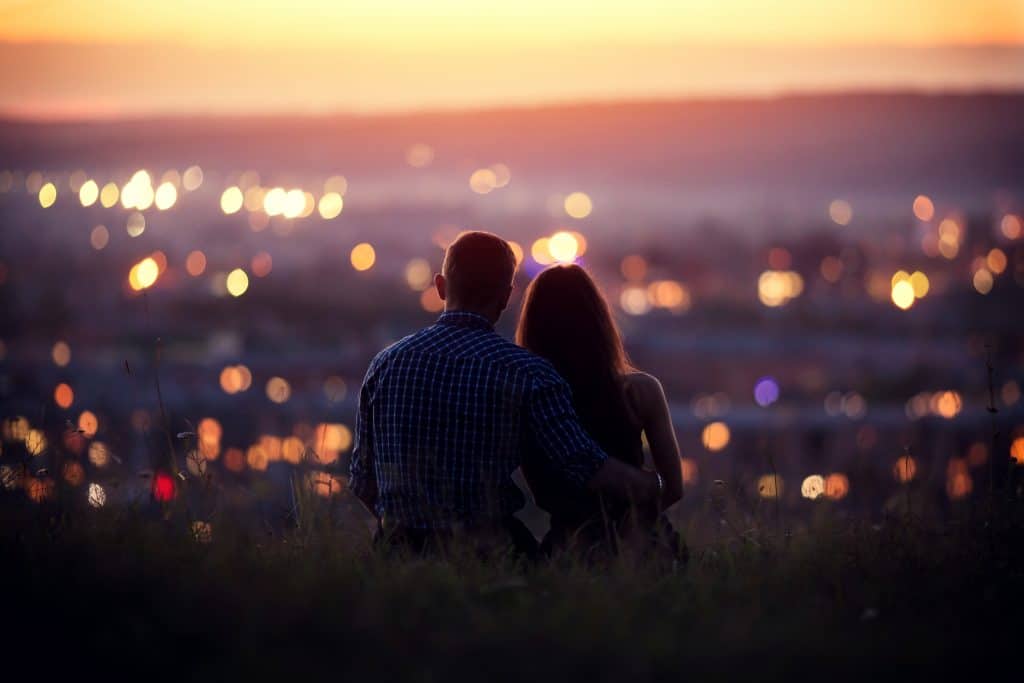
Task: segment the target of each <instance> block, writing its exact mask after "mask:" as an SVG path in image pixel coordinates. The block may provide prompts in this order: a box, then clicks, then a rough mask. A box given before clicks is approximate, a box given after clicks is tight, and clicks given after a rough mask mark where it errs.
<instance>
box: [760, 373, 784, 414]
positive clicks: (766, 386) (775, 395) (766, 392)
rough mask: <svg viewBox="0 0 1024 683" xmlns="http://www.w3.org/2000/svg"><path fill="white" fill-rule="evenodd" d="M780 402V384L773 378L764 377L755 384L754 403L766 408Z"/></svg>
mask: <svg viewBox="0 0 1024 683" xmlns="http://www.w3.org/2000/svg"><path fill="white" fill-rule="evenodd" d="M778 400H779V384H778V382H776V381H775V379H774V378H772V377H762V378H761V379H759V380H757V383H756V384H754V401H755V402H756V403H757V405H759V406H761V407H762V408H765V407H767V406H770V405H771V404H773V403H775V402H776V401H778Z"/></svg>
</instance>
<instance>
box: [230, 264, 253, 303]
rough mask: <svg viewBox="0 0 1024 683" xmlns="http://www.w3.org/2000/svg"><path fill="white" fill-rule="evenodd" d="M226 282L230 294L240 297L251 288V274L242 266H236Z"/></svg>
mask: <svg viewBox="0 0 1024 683" xmlns="http://www.w3.org/2000/svg"><path fill="white" fill-rule="evenodd" d="M224 284H225V286H226V287H227V289H228V294H230V295H231V296H233V297H240V296H242V295H243V294H245V292H246V291H247V290H248V289H249V276H248V275H246V274H245V271H244V270H242V269H241V268H235V269H234V270H232V271H231V272H230V273H228V277H227V280H226V281H225V283H224Z"/></svg>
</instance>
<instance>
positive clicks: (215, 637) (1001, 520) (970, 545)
mask: <svg viewBox="0 0 1024 683" xmlns="http://www.w3.org/2000/svg"><path fill="white" fill-rule="evenodd" d="M985 508H986V506H984V505H982V504H980V503H979V504H977V505H975V507H974V508H973V509H970V508H965V509H964V510H962V513H963V514H962V516H961V517H960V518H958V519H957V520H955V521H953V522H950V523H947V524H945V525H944V526H943V527H942V528H932V527H929V526H928V525H926V524H924V523H922V522H921V521H920V520H915V519H913V518H907V517H894V518H891V519H889V520H888V521H884V522H882V523H859V522H856V521H849V520H846V521H841V520H839V519H838V518H832V517H830V515H829V514H823V515H821V516H820V518H819V519H817V520H816V521H815V522H814V523H813V524H812V525H811V526H810V527H809V528H806V529H804V530H801V531H795V532H789V533H787V532H785V531H783V532H782V533H778V532H777V530H776V529H775V528H769V527H773V525H770V524H767V525H765V526H763V527H759V526H754V527H752V528H750V529H743V530H736V533H734V532H733V531H731V530H725V531H723V533H722V535H721V536H720V537H719V538H718V539H717V540H716V541H714V542H711V543H707V544H703V545H702V546H701V547H691V560H690V563H689V566H688V567H685V568H683V567H679V566H678V565H673V563H672V562H670V561H667V560H666V561H658V560H653V559H650V558H647V559H641V560H637V559H635V558H621V559H619V560H617V561H615V562H611V563H606V564H601V565H594V566H584V565H583V564H581V563H580V562H579V561H577V560H574V559H573V558H571V557H568V556H564V557H560V558H556V559H555V560H553V561H551V562H547V563H543V564H541V565H538V566H532V567H526V566H522V565H521V564H518V563H516V562H515V561H513V560H510V559H501V558H494V559H490V560H488V561H484V562H482V561H480V560H478V559H476V558H472V557H470V556H468V555H467V554H457V555H456V556H453V557H450V558H448V559H446V560H442V559H432V560H422V559H419V560H410V559H405V560H401V559H396V558H393V557H392V558H386V557H382V556H380V555H379V554H376V553H374V552H372V551H371V550H370V549H369V547H368V543H367V540H366V537H365V534H364V533H362V532H361V531H357V530H354V529H352V528H345V527H343V526H339V525H338V524H337V523H332V522H329V521H328V518H327V517H326V516H325V517H323V518H321V519H317V518H316V517H314V516H312V515H309V516H308V518H307V519H304V520H303V519H300V526H299V528H297V529H293V530H292V531H288V532H286V533H282V532H279V531H275V532H271V531H254V530H252V528H251V527H243V526H241V525H234V524H232V523H231V521H230V519H226V518H225V519H222V520H220V522H219V525H218V526H216V527H214V528H212V529H211V531H212V534H211V536H210V537H209V539H208V540H209V542H201V541H203V540H207V539H204V538H202V534H200V539H199V540H197V539H196V538H195V537H194V536H193V534H192V532H191V530H190V523H189V522H188V520H187V519H185V518H184V517H183V516H182V515H183V514H184V513H183V512H182V511H178V510H173V509H167V510H162V509H160V508H159V507H153V508H149V509H135V510H129V509H121V510H108V509H101V510H88V509H86V510H82V509H78V510H75V511H68V510H66V509H65V510H62V509H61V508H60V507H59V506H51V505H50V504H48V505H45V506H33V507H28V506H25V505H4V506H0V509H2V514H3V517H4V519H3V520H2V524H0V558H2V559H0V566H2V576H3V585H4V587H5V595H6V600H5V604H4V610H3V612H4V615H5V617H4V619H3V622H4V628H3V630H4V631H6V635H4V636H3V642H4V644H5V650H6V651H7V653H8V657H9V658H10V659H8V662H9V663H11V665H13V662H14V661H15V660H16V661H17V662H18V663H19V664H20V665H24V666H26V667H27V669H26V671H30V672H34V673H35V674H36V675H39V676H40V677H41V678H42V679H43V680H46V679H49V678H51V677H52V676H55V675H57V674H63V673H65V672H67V673H68V674H71V675H73V676H75V677H78V678H79V679H82V678H83V677H84V676H86V675H87V674H89V673H95V674H97V675H99V676H100V678H98V679H97V680H106V679H107V678H108V677H120V675H121V674H123V673H129V674H131V675H133V677H141V680H150V679H169V678H173V679H178V680H246V679H250V680H251V679H260V680H271V679H281V680H286V679H287V680H297V679H299V678H302V679H307V680H337V681H346V680H359V681H368V680H373V681H391V680H399V679H410V680H419V681H445V680H452V679H456V680H488V681H505V680H508V681H513V680H517V681H518V680H525V681H539V680H586V681H619V680H685V679H686V678H694V679H696V680H707V679H714V680H734V679H753V680H769V679H775V678H780V677H785V678H787V679H810V678H822V679H826V680H832V679H844V680H846V679H857V680H866V677H867V676H870V677H871V678H884V679H889V678H895V677H897V676H899V677H900V678H906V677H907V676H909V677H911V678H912V679H913V680H923V679H924V678H925V677H928V678H949V677H951V676H952V674H953V673H954V672H957V671H964V672H965V673H968V674H971V675H977V674H978V673H980V670H981V669H991V668H993V667H994V666H995V665H996V664H997V663H1000V662H1003V661H1004V660H1008V662H1009V664H1010V666H1011V669H1010V670H1009V671H1014V670H1016V671H1018V673H1019V670H1020V667H1021V666H1022V664H1021V658H1020V656H1019V645H1020V643H1021V642H1022V638H1024V609H1022V608H1024V583H1022V578H1024V536H1022V535H1021V534H1020V530H1021V528H1022V527H1021V524H1020V522H1021V510H1020V505H1019V504H1017V503H1010V504H1003V503H1000V504H998V506H997V508H996V510H995V511H994V512H993V511H986V509H985ZM225 517H226V516H225ZM8 671H11V669H8ZM904 674H905V675H904ZM1015 675H1016V674H1013V675H1011V676H1010V679H1013V678H1014V676H1015ZM35 677H36V676H35V675H33V678H35Z"/></svg>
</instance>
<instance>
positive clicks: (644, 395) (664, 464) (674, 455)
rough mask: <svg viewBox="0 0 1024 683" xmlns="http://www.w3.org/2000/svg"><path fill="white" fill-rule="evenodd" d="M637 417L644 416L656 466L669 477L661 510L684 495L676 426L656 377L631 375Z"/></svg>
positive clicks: (666, 481)
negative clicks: (673, 424)
mask: <svg viewBox="0 0 1024 683" xmlns="http://www.w3.org/2000/svg"><path fill="white" fill-rule="evenodd" d="M629 382H630V385H631V388H632V389H633V391H632V392H631V393H632V394H633V396H634V405H635V407H636V413H637V417H638V418H639V419H640V422H641V426H642V427H643V430H644V434H645V435H646V436H647V444H648V445H649V446H650V448H651V458H652V460H654V468H655V469H656V470H657V471H658V474H660V475H661V477H662V479H664V480H665V491H664V493H663V494H662V499H661V505H660V507H661V509H662V510H664V509H665V508H667V507H669V506H670V505H672V504H673V503H675V502H676V501H678V500H679V499H681V498H682V497H683V471H682V467H681V465H680V462H679V444H678V442H677V441H676V431H675V428H674V427H673V426H672V416H671V414H670V412H669V408H668V399H666V398H665V390H664V389H663V388H662V386H661V382H659V381H658V379H657V378H656V377H653V376H651V375H648V374H646V373H635V374H633V375H630V377H629Z"/></svg>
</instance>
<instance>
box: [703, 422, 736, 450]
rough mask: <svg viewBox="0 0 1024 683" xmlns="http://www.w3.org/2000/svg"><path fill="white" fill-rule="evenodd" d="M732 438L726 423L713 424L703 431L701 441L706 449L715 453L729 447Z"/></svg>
mask: <svg viewBox="0 0 1024 683" xmlns="http://www.w3.org/2000/svg"><path fill="white" fill-rule="evenodd" d="M730 437H731V434H730V433H729V427H728V425H726V424H725V423H724V422H712V423H710V424H708V425H707V426H705V427H704V429H703V431H701V435H700V441H701V443H702V444H704V448H706V449H708V450H709V451H711V452H712V453H715V452H718V451H720V450H722V449H723V448H725V447H726V446H728V445H729V439H730Z"/></svg>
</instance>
